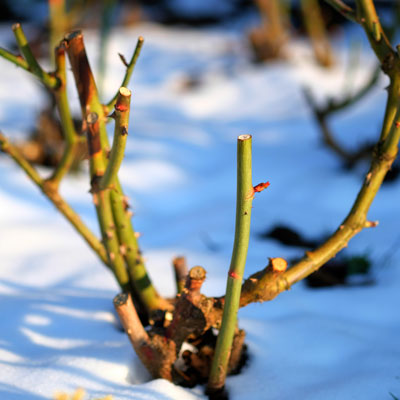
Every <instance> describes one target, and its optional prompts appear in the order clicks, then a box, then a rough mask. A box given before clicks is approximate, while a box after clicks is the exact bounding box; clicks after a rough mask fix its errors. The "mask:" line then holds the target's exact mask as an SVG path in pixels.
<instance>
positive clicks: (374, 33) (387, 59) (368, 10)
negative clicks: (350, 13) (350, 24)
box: [356, 0, 396, 72]
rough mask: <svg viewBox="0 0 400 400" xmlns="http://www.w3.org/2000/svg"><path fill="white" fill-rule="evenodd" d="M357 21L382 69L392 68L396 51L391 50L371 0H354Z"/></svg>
mask: <svg viewBox="0 0 400 400" xmlns="http://www.w3.org/2000/svg"><path fill="white" fill-rule="evenodd" d="M356 5H357V21H358V22H359V23H360V24H361V26H362V27H363V28H364V30H365V32H366V34H367V37H368V40H369V42H370V44H371V47H372V49H373V50H374V52H375V54H376V56H377V57H378V59H379V61H380V62H381V63H382V69H383V70H384V71H385V72H387V71H388V70H390V69H391V68H392V65H393V62H394V58H395V57H396V52H395V51H394V50H393V48H392V46H391V44H390V42H389V39H388V37H387V36H386V34H385V32H384V31H383V29H382V26H381V23H380V22H379V17H378V14H377V13H376V9H375V5H374V2H373V1H372V0H356Z"/></svg>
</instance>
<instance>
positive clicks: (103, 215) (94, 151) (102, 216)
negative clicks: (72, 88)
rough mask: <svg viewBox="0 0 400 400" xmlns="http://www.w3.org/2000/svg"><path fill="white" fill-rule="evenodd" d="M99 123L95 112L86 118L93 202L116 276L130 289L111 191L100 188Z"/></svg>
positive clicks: (101, 160) (124, 289)
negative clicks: (116, 230) (116, 227)
mask: <svg viewBox="0 0 400 400" xmlns="http://www.w3.org/2000/svg"><path fill="white" fill-rule="evenodd" d="M99 125H100V124H99V119H98V116H97V114H96V113H94V112H91V113H89V114H88V116H87V119H86V126H87V141H88V149H89V163H90V174H91V185H92V190H91V192H92V193H93V202H94V204H95V206H96V212H97V217H98V220H99V225H100V230H101V235H102V238H103V243H104V245H105V247H106V249H107V254H108V259H109V263H110V265H111V266H112V269H113V271H114V274H115V277H116V278H117V281H118V283H119V284H120V286H121V288H122V290H123V291H129V290H130V284H129V275H128V272H127V270H126V266H125V261H124V259H123V257H122V255H121V252H120V243H119V241H118V237H117V235H116V232H115V224H114V218H113V212H112V208H111V198H110V192H109V191H108V190H100V189H99V182H100V181H101V179H102V176H103V174H104V170H105V166H104V160H103V154H102V147H101V142H100V133H99Z"/></svg>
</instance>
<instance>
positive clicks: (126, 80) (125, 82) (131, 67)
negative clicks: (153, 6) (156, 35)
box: [106, 36, 144, 111]
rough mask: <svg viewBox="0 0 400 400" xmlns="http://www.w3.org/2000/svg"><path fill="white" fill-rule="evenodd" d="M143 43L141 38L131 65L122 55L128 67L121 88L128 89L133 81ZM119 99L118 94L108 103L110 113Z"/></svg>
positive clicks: (140, 37)
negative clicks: (132, 77)
mask: <svg viewBox="0 0 400 400" xmlns="http://www.w3.org/2000/svg"><path fill="white" fill-rule="evenodd" d="M143 42H144V39H143V37H142V36H139V38H138V41H137V44H136V48H135V51H134V52H133V55H132V58H131V59H130V61H129V63H127V62H126V60H125V58H124V57H123V56H122V55H120V57H121V60H122V62H123V63H124V65H125V66H126V72H125V76H124V79H123V80H122V83H121V85H120V86H121V87H127V86H128V85H129V81H130V80H131V76H132V73H133V70H134V69H135V65H136V61H137V59H138V57H139V55H140V51H141V50H142V46H143ZM117 97H118V92H117V93H116V94H115V96H114V97H113V98H112V99H111V100H110V101H109V102H108V103H107V105H106V108H107V110H108V111H110V110H111V109H112V108H113V107H114V105H115V103H116V101H117Z"/></svg>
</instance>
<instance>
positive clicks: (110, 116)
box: [107, 111, 117, 119]
mask: <svg viewBox="0 0 400 400" xmlns="http://www.w3.org/2000/svg"><path fill="white" fill-rule="evenodd" d="M116 116H117V114H115V111H113V112H112V113H111V114H110V115H107V118H112V119H115V117H116Z"/></svg>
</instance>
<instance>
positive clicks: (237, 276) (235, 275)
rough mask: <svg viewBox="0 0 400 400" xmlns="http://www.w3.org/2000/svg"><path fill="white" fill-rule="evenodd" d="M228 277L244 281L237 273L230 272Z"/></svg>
mask: <svg viewBox="0 0 400 400" xmlns="http://www.w3.org/2000/svg"><path fill="white" fill-rule="evenodd" d="M228 276H229V277H230V278H233V279H238V280H241V279H242V278H241V276H240V275H239V274H237V273H236V272H235V271H229V274H228Z"/></svg>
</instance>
